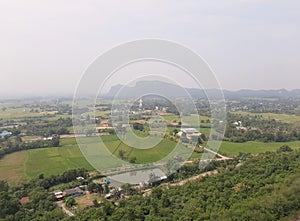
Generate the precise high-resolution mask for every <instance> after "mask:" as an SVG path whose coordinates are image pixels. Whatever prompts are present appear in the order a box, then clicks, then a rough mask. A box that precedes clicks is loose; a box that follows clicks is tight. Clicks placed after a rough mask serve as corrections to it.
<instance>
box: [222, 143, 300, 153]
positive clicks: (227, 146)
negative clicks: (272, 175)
mask: <svg viewBox="0 0 300 221" xmlns="http://www.w3.org/2000/svg"><path fill="white" fill-rule="evenodd" d="M283 145H289V146H290V147H292V148H295V149H298V148H300V141H293V142H276V143H275V142H273V143H263V142H255V141H249V142H245V143H232V142H225V141H224V142H222V144H221V147H220V149H219V152H220V153H223V154H225V155H228V156H235V155H237V154H239V153H253V154H257V153H264V152H267V151H276V150H277V149H278V148H279V147H281V146H283Z"/></svg>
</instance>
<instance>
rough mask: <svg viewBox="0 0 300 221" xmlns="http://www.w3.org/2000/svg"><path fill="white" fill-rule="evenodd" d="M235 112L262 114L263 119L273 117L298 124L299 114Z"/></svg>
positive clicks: (299, 121) (251, 114)
mask: <svg viewBox="0 0 300 221" xmlns="http://www.w3.org/2000/svg"><path fill="white" fill-rule="evenodd" d="M234 113H236V114H242V115H248V114H249V115H250V116H254V115H262V116H263V118H265V119H275V120H279V121H282V122H286V123H296V124H300V116H297V115H291V114H273V113H250V112H234Z"/></svg>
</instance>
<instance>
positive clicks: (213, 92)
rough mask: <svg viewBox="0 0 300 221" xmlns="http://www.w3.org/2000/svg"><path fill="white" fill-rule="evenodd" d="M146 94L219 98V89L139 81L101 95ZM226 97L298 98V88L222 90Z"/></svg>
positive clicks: (119, 86) (120, 96)
mask: <svg viewBox="0 0 300 221" xmlns="http://www.w3.org/2000/svg"><path fill="white" fill-rule="evenodd" d="M146 94H156V95H164V96H167V97H169V98H172V99H173V98H184V97H188V96H191V97H193V98H202V99H205V98H207V96H206V94H208V95H209V97H210V98H213V99H220V98H221V97H220V94H221V93H220V90H218V89H208V90H203V89H196V88H181V87H180V86H178V85H174V84H170V83H166V82H162V81H140V82H137V83H136V85H135V86H133V87H129V86H124V85H120V84H118V85H115V86H112V87H111V89H110V90H109V92H108V93H107V94H105V95H104V96H103V97H106V98H114V97H115V96H116V95H117V98H119V99H126V98H137V97H139V96H143V95H146ZM223 94H224V97H225V98H226V99H242V98H282V99H283V98H300V89H296V90H290V91H289V90H286V89H280V90H247V89H243V90H238V91H229V90H223Z"/></svg>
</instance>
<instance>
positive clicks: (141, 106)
mask: <svg viewBox="0 0 300 221" xmlns="http://www.w3.org/2000/svg"><path fill="white" fill-rule="evenodd" d="M139 109H140V110H142V109H143V100H142V98H140V104H139Z"/></svg>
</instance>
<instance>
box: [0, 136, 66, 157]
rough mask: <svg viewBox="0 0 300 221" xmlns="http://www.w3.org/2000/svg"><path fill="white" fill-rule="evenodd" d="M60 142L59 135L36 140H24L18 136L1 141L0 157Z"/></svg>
mask: <svg viewBox="0 0 300 221" xmlns="http://www.w3.org/2000/svg"><path fill="white" fill-rule="evenodd" d="M59 144H60V139H59V136H54V137H53V138H52V140H36V141H30V142H25V141H22V139H21V137H19V136H16V137H12V138H9V139H7V140H2V142H0V158H2V157H3V156H4V155H6V154H10V153H14V152H18V151H22V150H29V149H38V148H46V147H58V146H59Z"/></svg>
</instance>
